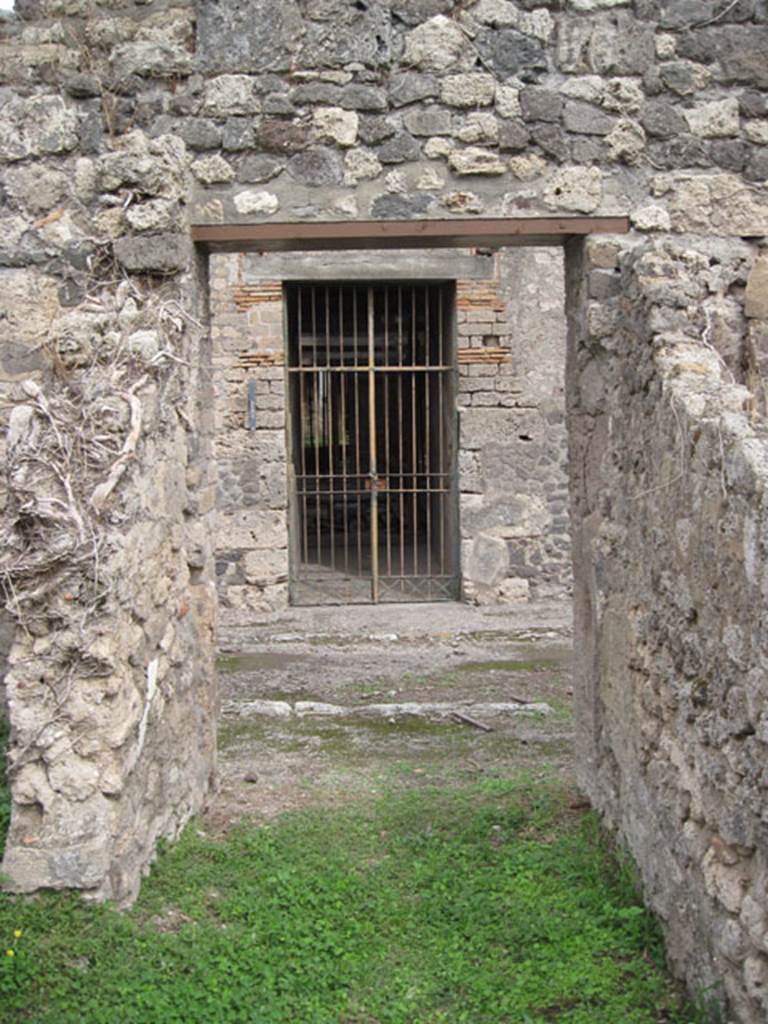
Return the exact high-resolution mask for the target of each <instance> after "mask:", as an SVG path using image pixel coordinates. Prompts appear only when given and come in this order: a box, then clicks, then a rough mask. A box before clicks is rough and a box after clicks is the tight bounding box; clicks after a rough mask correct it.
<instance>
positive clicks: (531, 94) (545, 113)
mask: <svg viewBox="0 0 768 1024" xmlns="http://www.w3.org/2000/svg"><path fill="white" fill-rule="evenodd" d="M519 98H520V109H521V112H522V118H523V120H524V121H559V120H560V115H561V114H562V112H563V98H562V96H560V95H559V94H558V93H556V92H552V91H551V90H549V89H542V88H540V87H535V86H528V87H527V88H526V89H522V90H521V91H520V95H519Z"/></svg>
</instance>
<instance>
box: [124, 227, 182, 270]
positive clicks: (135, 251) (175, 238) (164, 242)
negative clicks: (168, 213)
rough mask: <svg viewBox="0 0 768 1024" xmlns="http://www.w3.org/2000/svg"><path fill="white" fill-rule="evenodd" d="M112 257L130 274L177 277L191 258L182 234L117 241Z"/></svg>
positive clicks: (164, 234)
mask: <svg viewBox="0 0 768 1024" xmlns="http://www.w3.org/2000/svg"><path fill="white" fill-rule="evenodd" d="M114 250H115V256H116V257H117V259H118V261H119V262H120V265H121V266H122V267H124V268H125V270H127V271H128V272H129V273H131V274H176V273H178V272H179V271H181V270H184V269H185V268H186V266H187V264H188V261H189V259H190V255H191V253H190V244H189V242H188V240H187V239H186V238H185V237H184V236H183V235H177V234H167V233H161V234H157V235H140V236H134V237H131V236H128V237H125V238H118V239H117V240H116V241H115V243H114Z"/></svg>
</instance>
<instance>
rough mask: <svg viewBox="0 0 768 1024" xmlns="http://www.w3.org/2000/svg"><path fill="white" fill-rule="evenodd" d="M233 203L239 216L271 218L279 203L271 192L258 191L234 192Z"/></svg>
mask: <svg viewBox="0 0 768 1024" xmlns="http://www.w3.org/2000/svg"><path fill="white" fill-rule="evenodd" d="M233 201H234V204H235V209H236V210H237V212H238V213H241V214H257V215H260V216H264V217H271V216H272V214H273V213H277V211H278V209H279V208H280V201H279V199H278V198H277V196H276V195H275V194H274V193H273V192H265V191H262V190H258V189H244V190H243V191H242V192H236V193H235V197H234V200H233Z"/></svg>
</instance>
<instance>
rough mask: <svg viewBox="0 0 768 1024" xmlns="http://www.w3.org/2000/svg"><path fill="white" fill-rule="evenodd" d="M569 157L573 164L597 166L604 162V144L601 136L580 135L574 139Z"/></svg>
mask: <svg viewBox="0 0 768 1024" xmlns="http://www.w3.org/2000/svg"><path fill="white" fill-rule="evenodd" d="M571 155H572V157H573V162H574V163H575V164H599V163H601V162H602V161H603V160H605V158H606V156H605V144H604V142H603V136H601V135H582V136H579V137H578V138H576V139H574V141H573V143H572V146H571Z"/></svg>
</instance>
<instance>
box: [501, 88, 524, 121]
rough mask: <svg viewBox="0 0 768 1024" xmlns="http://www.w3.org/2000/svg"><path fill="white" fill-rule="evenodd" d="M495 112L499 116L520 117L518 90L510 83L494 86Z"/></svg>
mask: <svg viewBox="0 0 768 1024" xmlns="http://www.w3.org/2000/svg"><path fill="white" fill-rule="evenodd" d="M495 99H496V113H497V114H498V115H499V117H520V114H521V113H522V109H521V107H520V90H519V89H515V88H513V87H512V86H511V85H497V86H496V97H495Z"/></svg>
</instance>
